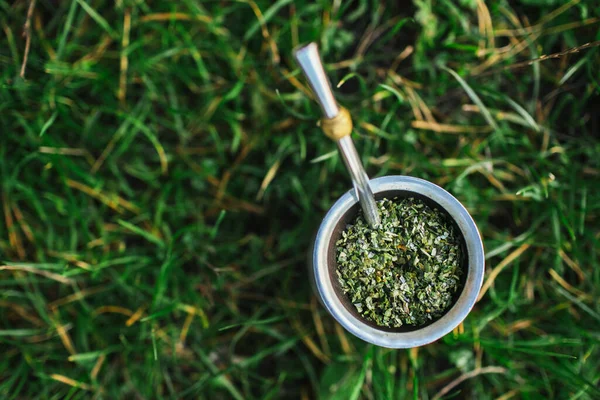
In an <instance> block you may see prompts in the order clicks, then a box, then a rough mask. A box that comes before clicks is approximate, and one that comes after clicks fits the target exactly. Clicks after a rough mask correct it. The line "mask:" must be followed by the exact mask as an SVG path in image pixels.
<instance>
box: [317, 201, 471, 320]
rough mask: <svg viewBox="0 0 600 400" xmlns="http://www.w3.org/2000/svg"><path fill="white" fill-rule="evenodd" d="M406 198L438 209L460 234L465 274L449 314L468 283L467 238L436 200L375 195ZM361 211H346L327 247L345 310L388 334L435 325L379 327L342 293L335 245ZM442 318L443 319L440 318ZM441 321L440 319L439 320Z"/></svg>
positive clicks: (331, 274)
mask: <svg viewBox="0 0 600 400" xmlns="http://www.w3.org/2000/svg"><path fill="white" fill-rule="evenodd" d="M395 197H397V198H399V199H401V198H406V197H414V198H416V199H419V200H422V201H423V202H424V203H425V204H427V205H428V206H429V207H431V208H436V209H438V210H440V211H441V212H442V213H444V215H445V216H446V218H447V220H448V221H449V222H450V223H451V224H453V225H454V228H455V229H456V231H457V232H458V233H459V238H460V246H461V260H460V263H461V266H462V270H463V274H462V275H461V282H460V289H459V290H458V291H457V292H456V293H455V294H454V297H453V299H452V305H451V306H450V307H448V310H446V313H448V312H449V311H450V310H451V309H452V307H454V304H455V303H456V301H457V300H458V298H459V297H460V294H461V293H462V291H463V289H464V287H465V283H466V281H467V275H468V274H469V268H468V260H469V257H468V254H467V245H466V242H465V238H464V235H463V233H462V231H461V230H460V227H459V226H458V225H457V223H456V221H455V220H454V218H452V217H451V216H450V214H449V213H448V212H447V211H446V210H445V209H444V208H443V207H442V206H440V205H439V204H438V203H437V202H435V201H434V200H432V199H430V198H429V197H426V196H423V195H421V194H419V193H416V192H411V191H407V190H387V191H382V192H379V193H375V199H376V200H381V199H384V198H389V199H393V198H395ZM359 209H360V206H359V204H358V203H356V204H355V205H353V206H352V207H351V208H350V209H349V210H348V211H346V213H345V214H344V215H343V216H342V218H340V220H339V221H338V223H337V225H336V226H335V228H334V230H333V234H332V235H331V239H330V241H329V244H328V246H327V266H328V271H329V279H330V280H331V283H332V284H333V289H334V290H335V293H336V295H337V297H338V298H339V299H340V301H341V303H342V304H343V306H344V308H346V310H348V312H349V313H350V314H352V315H353V316H354V317H355V318H357V319H359V320H361V321H362V322H364V323H365V324H367V325H369V326H371V327H373V328H375V329H379V330H381V331H386V332H412V331H416V330H419V329H422V328H424V327H426V326H428V325H431V324H432V323H434V322H435V321H436V320H437V319H434V320H432V321H430V322H428V323H426V324H424V325H421V326H418V327H415V326H412V325H405V326H402V327H400V328H388V327H384V326H379V325H377V324H375V323H374V322H371V321H369V320H367V319H366V318H364V317H363V316H362V315H360V314H359V313H358V311H357V310H356V307H354V304H352V302H351V301H350V299H349V298H348V296H347V295H346V294H345V293H344V292H343V291H342V288H341V285H340V283H339V281H338V277H337V274H336V268H337V262H336V248H335V247H336V246H335V243H336V242H337V241H338V240H339V238H340V237H341V235H342V231H343V230H344V229H346V225H347V224H348V223H350V222H352V221H353V220H354V218H356V216H357V215H358V211H359ZM440 318H441V317H440ZM438 319H439V318H438Z"/></svg>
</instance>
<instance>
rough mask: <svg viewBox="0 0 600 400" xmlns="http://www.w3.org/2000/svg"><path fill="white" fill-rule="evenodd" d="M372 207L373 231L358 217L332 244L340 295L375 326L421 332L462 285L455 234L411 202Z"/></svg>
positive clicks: (445, 222)
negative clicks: (377, 220)
mask: <svg viewBox="0 0 600 400" xmlns="http://www.w3.org/2000/svg"><path fill="white" fill-rule="evenodd" d="M377 207H378V208H379V213H380V216H381V224H380V225H379V226H378V227H377V228H375V229H371V228H370V227H369V226H368V224H367V223H366V222H365V220H364V218H363V216H362V213H360V214H359V215H358V217H357V218H356V220H355V221H354V222H353V223H352V224H348V226H347V227H346V229H345V230H344V231H343V232H342V236H341V238H340V239H339V240H338V241H337V243H336V260H337V275H338V279H339V282H340V285H341V287H342V290H343V291H344V293H346V295H347V296H348V297H349V299H350V301H351V302H352V303H353V304H354V306H355V307H356V309H357V310H358V312H359V314H360V315H362V316H363V317H365V318H366V319H368V320H370V321H372V322H374V323H376V324H377V325H379V326H385V327H394V328H397V327H400V326H403V325H412V326H421V325H423V324H425V323H427V322H429V321H431V320H434V319H437V318H439V317H441V316H442V315H443V314H444V313H445V312H446V310H447V309H448V308H449V307H450V305H451V304H452V300H453V296H454V294H455V293H456V292H457V291H458V290H459V288H460V285H461V281H460V275H461V274H462V267H461V262H460V260H461V256H460V239H459V233H458V232H457V229H456V228H455V227H454V226H453V224H451V223H450V222H449V221H448V219H447V217H446V215H444V214H443V213H441V212H440V211H439V210H438V209H435V208H431V207H429V206H428V205H427V204H425V203H424V202H422V201H421V200H418V199H415V198H403V199H393V200H390V199H384V200H381V201H378V202H377Z"/></svg>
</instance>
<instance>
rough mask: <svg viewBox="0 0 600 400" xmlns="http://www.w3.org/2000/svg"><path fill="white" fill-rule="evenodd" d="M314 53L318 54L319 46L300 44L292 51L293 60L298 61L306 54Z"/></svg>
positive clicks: (311, 43) (312, 43)
mask: <svg viewBox="0 0 600 400" xmlns="http://www.w3.org/2000/svg"><path fill="white" fill-rule="evenodd" d="M312 52H316V53H317V54H318V53H319V46H317V44H316V43H315V42H310V43H303V44H300V45H298V46H296V47H294V49H293V50H292V53H293V54H294V58H296V59H298V58H299V57H303V56H304V55H305V54H307V53H312Z"/></svg>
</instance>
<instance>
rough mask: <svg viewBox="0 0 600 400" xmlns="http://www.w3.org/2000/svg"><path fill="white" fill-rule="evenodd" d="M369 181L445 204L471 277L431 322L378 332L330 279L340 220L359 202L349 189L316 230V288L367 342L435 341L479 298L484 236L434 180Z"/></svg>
mask: <svg viewBox="0 0 600 400" xmlns="http://www.w3.org/2000/svg"><path fill="white" fill-rule="evenodd" d="M370 184H371V188H372V190H373V193H375V194H377V193H380V192H386V191H390V190H405V191H410V192H415V193H418V194H420V195H422V196H425V197H428V198H430V199H431V200H433V201H435V202H436V203H438V204H439V205H440V206H441V207H442V208H444V209H445V210H446V211H447V212H448V214H449V215H450V216H451V217H452V218H453V219H454V220H455V222H456V224H457V225H458V227H459V228H460V230H461V233H462V234H463V236H464V238H465V243H466V247H467V253H468V259H467V260H468V266H467V269H468V272H467V280H466V282H465V286H464V288H463V290H462V293H461V294H460V296H459V298H458V300H457V301H456V303H455V304H454V306H453V307H452V308H451V309H450V310H449V311H448V312H447V313H446V314H445V315H444V316H442V317H441V318H440V319H438V320H437V321H435V322H434V323H432V324H431V325H428V326H426V327H424V328H422V329H417V330H414V331H411V332H387V331H383V330H379V329H377V328H374V327H371V326H369V325H367V324H365V323H364V322H362V321H361V320H359V319H358V318H356V317H355V316H354V315H352V314H351V313H350V312H349V311H348V310H347V309H346V308H345V307H344V305H343V304H342V302H341V300H340V299H339V298H338V296H337V294H336V291H335V289H334V287H333V283H332V282H331V279H330V275H329V271H328V265H327V251H328V246H329V241H330V238H331V235H332V234H333V232H334V229H335V226H336V224H337V223H338V221H339V220H340V218H342V216H343V215H344V214H345V213H346V212H347V211H348V210H349V209H350V208H351V207H352V206H354V205H355V204H356V203H357V202H358V199H357V198H356V195H355V193H354V190H351V191H349V192H347V193H346V194H344V195H343V196H342V197H341V198H340V199H339V200H338V201H337V202H335V204H334V205H333V207H331V209H330V210H329V212H328V213H327V215H326V216H325V218H324V219H323V222H322V223H321V226H320V227H319V231H318V232H317V236H316V239H315V245H314V250H313V254H312V268H313V273H314V277H315V284H316V289H317V292H318V294H319V296H320V297H321V300H322V302H323V305H324V306H325V307H326V308H327V310H328V311H329V312H330V313H331V315H333V317H334V318H335V319H336V320H337V321H338V322H339V323H340V324H341V325H342V326H343V327H344V328H345V329H346V330H348V331H349V332H350V333H352V334H354V335H355V336H358V337H359V338H361V339H362V340H364V341H366V342H369V343H373V344H375V345H378V346H382V347H388V348H396V349H400V348H410V347H417V346H422V345H425V344H428V343H431V342H433V341H435V340H438V339H439V338H441V337H442V336H444V335H446V334H447V333H449V332H450V331H452V330H453V329H454V328H456V327H457V326H458V325H459V324H460V323H461V322H462V321H463V320H464V319H465V318H466V316H467V315H468V314H469V312H470V311H471V308H473V305H474V304H475V302H476V300H477V296H478V295H479V290H480V289H481V284H482V282H483V274H484V269H485V260H484V253H483V243H482V241H481V236H480V235H479V231H478V230H477V226H476V225H475V222H474V221H473V218H471V216H470V215H469V213H468V212H467V210H466V209H465V207H464V206H463V205H462V204H461V203H460V202H459V201H458V200H457V199H456V198H455V197H454V196H452V195H451V194H450V193H448V192H447V191H445V190H444V189H442V188H441V187H439V186H437V185H435V184H433V183H431V182H428V181H426V180H423V179H419V178H413V177H409V176H399V175H398V176H385V177H381V178H376V179H373V180H371V181H370Z"/></svg>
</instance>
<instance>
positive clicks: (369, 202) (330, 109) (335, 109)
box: [294, 43, 380, 228]
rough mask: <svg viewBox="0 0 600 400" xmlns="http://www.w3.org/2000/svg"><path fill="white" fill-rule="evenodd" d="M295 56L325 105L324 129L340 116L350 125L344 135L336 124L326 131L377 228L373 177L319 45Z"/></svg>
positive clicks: (369, 221) (372, 223)
mask: <svg viewBox="0 0 600 400" xmlns="http://www.w3.org/2000/svg"><path fill="white" fill-rule="evenodd" d="M294 57H295V58H296V61H297V62H298V64H299V65H300V68H301V69H302V72H304V75H305V76H306V79H307V80H308V83H309V84H310V87H311V89H312V91H313V93H314V94H315V97H316V100H317V103H319V105H320V106H321V110H322V111H323V115H324V116H325V118H324V119H323V120H322V124H323V128H324V130H325V125H326V124H327V125H330V126H331V125H336V124H337V123H338V122H339V119H342V120H344V121H343V122H344V123H345V124H346V126H344V127H342V128H348V129H347V132H343V133H341V134H340V133H339V131H337V130H335V129H336V128H337V126H336V127H334V128H333V132H328V131H325V133H326V134H327V135H328V136H329V137H331V138H332V139H334V140H335V141H336V143H337V145H338V150H339V151H340V154H341V155H342V159H343V160H344V164H345V165H346V169H347V170H348V172H349V173H350V177H351V178H352V184H353V185H354V190H355V192H356V195H357V196H358V200H359V202H360V205H361V207H362V210H363V213H364V215H365V219H366V220H367V222H368V223H369V225H370V226H371V227H372V228H374V227H376V226H377V225H379V223H380V219H379V211H378V210H377V203H376V202H375V197H374V196H373V191H372V190H371V186H370V185H369V177H368V176H367V173H366V172H365V169H364V168H363V165H362V163H361V161H360V158H359V156H358V153H357V151H356V147H354V142H352V138H351V137H350V133H351V131H352V129H351V127H352V120H351V119H350V115H349V114H348V111H347V110H345V109H344V108H342V107H340V106H339V105H338V104H337V102H336V101H335V97H334V96H333V92H332V90H331V84H330V83H329V79H327V75H325V69H324V68H323V64H322V63H321V57H320V56H319V49H318V48H317V44H316V43H309V44H307V45H305V46H302V47H300V48H297V49H296V50H294ZM334 121H335V122H334ZM342 130H344V129H342Z"/></svg>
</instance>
